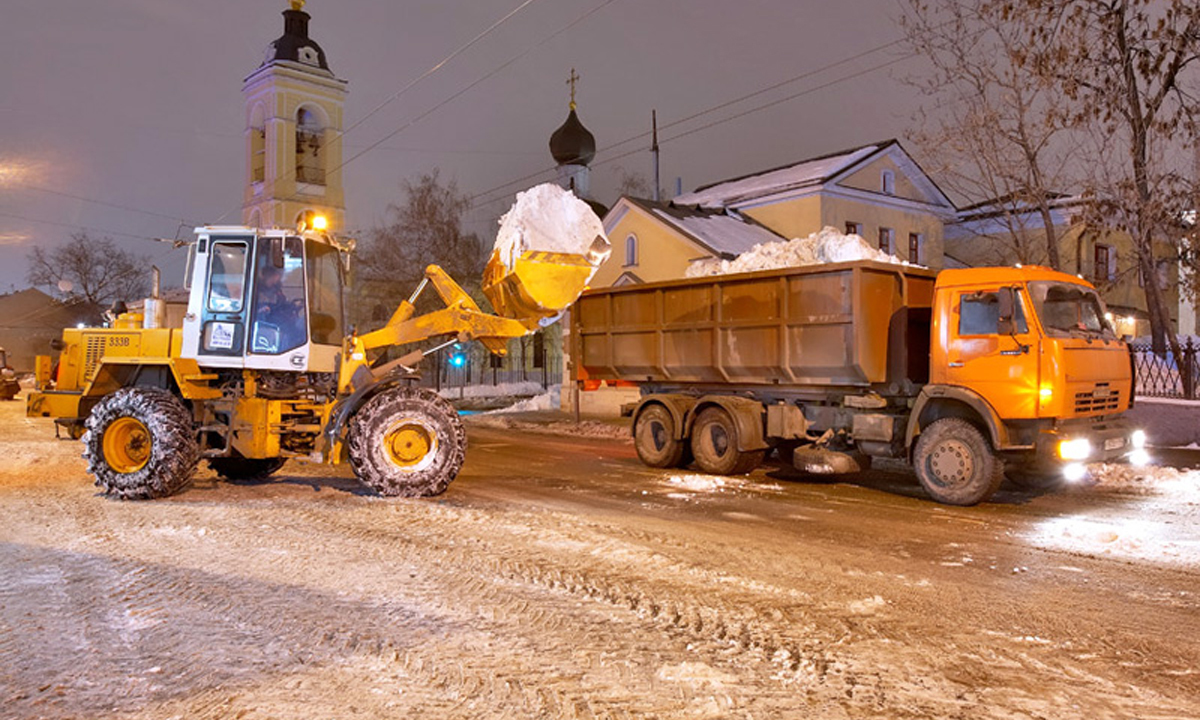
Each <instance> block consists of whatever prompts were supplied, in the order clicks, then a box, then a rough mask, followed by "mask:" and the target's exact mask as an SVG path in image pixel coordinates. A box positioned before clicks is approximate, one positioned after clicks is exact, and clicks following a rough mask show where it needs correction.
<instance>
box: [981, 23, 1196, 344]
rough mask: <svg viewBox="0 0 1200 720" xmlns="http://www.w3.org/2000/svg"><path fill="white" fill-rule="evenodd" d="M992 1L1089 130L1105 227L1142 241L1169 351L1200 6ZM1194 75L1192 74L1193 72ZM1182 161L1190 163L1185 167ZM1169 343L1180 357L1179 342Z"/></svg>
mask: <svg viewBox="0 0 1200 720" xmlns="http://www.w3.org/2000/svg"><path fill="white" fill-rule="evenodd" d="M990 4H991V5H992V6H993V7H994V8H995V9H996V10H995V11H996V12H1000V13H1002V14H1004V15H1005V16H1006V17H1008V18H1009V19H1010V20H1011V21H1013V22H1015V23H1017V24H1019V25H1021V26H1023V27H1028V28H1029V29H1030V30H1031V31H1032V38H1033V44H1032V48H1033V51H1032V52H1030V53H1029V54H1028V55H1027V56H1026V57H1024V58H1022V64H1023V66H1024V67H1027V68H1030V69H1031V70H1033V71H1034V72H1036V73H1037V74H1038V76H1039V77H1042V78H1045V79H1047V80H1050V81H1052V82H1053V83H1055V86H1056V87H1058V88H1060V90H1061V92H1062V94H1063V97H1064V100H1065V101H1066V102H1065V104H1066V105H1067V106H1068V107H1069V108H1070V109H1071V111H1072V112H1073V113H1074V120H1075V121H1077V122H1078V123H1080V124H1081V125H1084V126H1086V127H1087V128H1089V130H1090V132H1091V133H1093V137H1094V139H1095V142H1094V143H1093V147H1094V148H1096V150H1097V153H1096V155H1095V156H1094V157H1093V158H1092V160H1091V163H1090V164H1091V165H1092V166H1094V167H1095V168H1097V169H1098V170H1099V172H1097V173H1096V174H1095V175H1093V176H1092V177H1090V178H1089V179H1088V190H1089V192H1090V194H1091V195H1093V196H1094V198H1095V202H1093V203H1090V207H1091V208H1092V210H1093V211H1094V213H1095V214H1096V216H1097V217H1096V223H1097V224H1103V225H1105V226H1109V227H1117V228H1119V229H1122V230H1125V231H1127V232H1128V233H1129V235H1130V236H1131V237H1132V239H1133V247H1134V251H1135V254H1136V257H1137V263H1138V267H1139V269H1140V271H1141V276H1142V278H1143V281H1144V287H1145V292H1146V306H1147V309H1148V311H1149V314H1150V329H1151V335H1152V341H1153V347H1154V351H1155V352H1156V353H1159V354H1162V353H1164V352H1165V350H1166V347H1167V344H1168V338H1167V330H1168V329H1169V328H1170V322H1171V318H1170V308H1168V307H1167V303H1166V301H1165V298H1164V294H1163V289H1164V288H1163V285H1162V281H1161V279H1160V277H1159V273H1158V267H1159V263H1160V261H1162V260H1167V261H1176V260H1177V259H1178V250H1179V244H1180V239H1181V238H1182V236H1183V230H1182V227H1183V226H1182V222H1181V219H1182V217H1183V213H1184V210H1185V208H1186V207H1187V206H1188V205H1189V204H1190V202H1191V200H1192V197H1191V195H1192V192H1194V189H1193V187H1190V183H1189V182H1188V180H1187V179H1186V176H1187V165H1188V162H1189V161H1190V153H1188V152H1186V148H1188V147H1190V146H1192V145H1194V143H1195V142H1196V128H1197V121H1196V117H1197V114H1198V113H1200V102H1198V98H1197V94H1196V93H1197V91H1200V83H1198V82H1197V78H1196V77H1195V73H1196V69H1197V66H1200V4H1198V3H1196V2H1195V0H1015V1H1007V2H1002V1H1001V0H990ZM1189 73H1190V75H1189ZM1181 161H1182V162H1181ZM1169 344H1170V346H1171V349H1172V351H1173V352H1175V353H1176V357H1179V355H1178V353H1179V346H1178V338H1177V337H1176V336H1175V335H1174V334H1172V335H1171V336H1170V338H1169Z"/></svg>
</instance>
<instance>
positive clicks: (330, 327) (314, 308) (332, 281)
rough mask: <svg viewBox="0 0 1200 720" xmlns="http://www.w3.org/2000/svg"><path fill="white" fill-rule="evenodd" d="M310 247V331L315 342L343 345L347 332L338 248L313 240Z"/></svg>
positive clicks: (310, 241) (308, 244) (309, 241)
mask: <svg viewBox="0 0 1200 720" xmlns="http://www.w3.org/2000/svg"><path fill="white" fill-rule="evenodd" d="M305 244H306V245H307V246H308V293H309V330H310V332H311V333H312V341H313V342H315V343H321V344H323V345H340V344H341V342H342V336H343V335H345V331H344V330H343V329H342V328H343V326H344V322H343V317H342V264H341V258H339V257H338V251H337V249H336V248H333V247H330V246H329V245H325V244H324V243H319V242H315V241H313V240H307V241H305Z"/></svg>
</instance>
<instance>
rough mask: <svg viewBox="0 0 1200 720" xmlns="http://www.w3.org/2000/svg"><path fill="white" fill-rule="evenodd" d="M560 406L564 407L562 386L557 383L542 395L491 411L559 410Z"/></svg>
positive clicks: (494, 412) (493, 412) (491, 412)
mask: <svg viewBox="0 0 1200 720" xmlns="http://www.w3.org/2000/svg"><path fill="white" fill-rule="evenodd" d="M538 389H539V390H540V389H541V387H540V386H539V387H538ZM560 407H562V386H561V385H555V386H553V387H551V388H550V389H549V390H547V391H546V392H543V393H541V394H540V395H535V396H534V397H531V398H528V399H526V400H522V401H521V402H519V403H516V404H514V405H510V406H508V407H506V408H500V409H498V410H491V411H489V413H490V414H496V413H515V412H535V411H538V410H558V409H559V408H560Z"/></svg>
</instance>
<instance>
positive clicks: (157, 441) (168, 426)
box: [83, 388, 200, 500]
mask: <svg viewBox="0 0 1200 720" xmlns="http://www.w3.org/2000/svg"><path fill="white" fill-rule="evenodd" d="M86 426H87V432H86V433H84V435H83V446H84V451H83V457H84V459H85V460H87V463H88V472H90V473H91V474H92V475H93V476H95V478H96V485H97V486H98V487H99V488H101V489H102V490H104V493H105V494H106V495H113V496H116V497H118V498H120V499H122V500H148V499H151V498H160V497H166V496H168V495H174V494H175V493H177V492H179V491H181V490H183V489H184V488H186V487H187V486H188V485H190V484H191V482H192V475H193V473H195V471H196V464H197V463H198V462H199V457H200V449H199V446H198V445H197V443H196V432H195V430H194V429H193V425H192V414H191V413H190V412H189V411H188V409H187V408H186V407H184V405H183V403H182V402H181V401H180V400H179V398H177V397H175V396H174V395H172V394H171V393H169V392H167V391H166V390H161V389H159V388H122V389H120V390H117V391H116V392H114V393H112V394H110V395H107V396H106V397H104V399H102V400H101V401H100V402H99V403H97V405H96V407H94V408H92V412H91V414H90V415H88V418H87V422H86Z"/></svg>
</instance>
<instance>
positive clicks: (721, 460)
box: [692, 407, 767, 475]
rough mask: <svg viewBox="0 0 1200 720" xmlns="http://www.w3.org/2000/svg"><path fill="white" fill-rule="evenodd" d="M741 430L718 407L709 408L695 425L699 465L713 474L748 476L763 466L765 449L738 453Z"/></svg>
mask: <svg viewBox="0 0 1200 720" xmlns="http://www.w3.org/2000/svg"><path fill="white" fill-rule="evenodd" d="M737 446H738V430H737V424H736V423H734V421H733V417H732V416H730V414H729V413H728V412H726V411H725V410H723V409H722V408H719V407H708V408H705V409H703V410H701V411H700V414H699V415H697V416H696V424H695V425H693V426H692V454H693V455H695V456H696V464H697V465H699V466H700V469H701V470H703V471H704V472H706V473H711V474H713V475H745V474H746V473H748V472H750V471H751V470H754V468H756V467H758V466H759V465H761V464H762V461H763V458H764V457H766V454H767V453H766V450H738V447H737Z"/></svg>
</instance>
